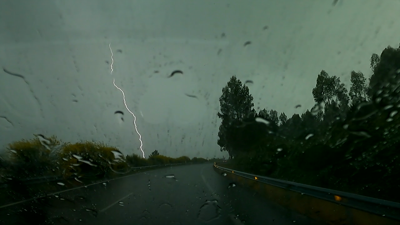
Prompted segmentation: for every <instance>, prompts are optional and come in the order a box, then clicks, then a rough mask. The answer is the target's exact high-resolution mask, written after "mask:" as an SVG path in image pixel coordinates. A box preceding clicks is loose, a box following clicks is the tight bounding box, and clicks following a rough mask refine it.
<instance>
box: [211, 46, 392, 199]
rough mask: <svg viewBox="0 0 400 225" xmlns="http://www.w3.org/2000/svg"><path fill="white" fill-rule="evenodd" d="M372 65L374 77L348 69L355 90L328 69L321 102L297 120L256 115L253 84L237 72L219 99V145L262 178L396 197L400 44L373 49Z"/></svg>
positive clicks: (320, 86)
mask: <svg viewBox="0 0 400 225" xmlns="http://www.w3.org/2000/svg"><path fill="white" fill-rule="evenodd" d="M370 67H371V72H372V75H371V76H370V77H369V78H368V79H367V78H366V77H365V76H364V74H363V73H361V72H356V71H352V72H351V73H350V74H349V75H350V81H351V86H350V89H349V90H347V89H346V86H345V85H344V84H343V83H342V82H341V80H340V78H339V77H337V76H332V75H329V74H328V72H327V71H324V70H322V71H321V72H320V73H319V74H318V75H317V79H316V85H315V87H314V88H313V89H312V91H311V94H312V96H313V98H314V101H315V105H314V107H312V108H311V109H308V110H306V111H305V112H304V113H302V114H294V115H292V116H291V117H290V118H288V117H287V115H286V114H285V113H284V112H282V113H279V112H277V111H276V110H274V109H270V110H268V109H262V110H260V111H258V112H256V110H254V104H253V97H252V95H251V94H249V89H248V87H247V86H246V85H245V84H242V82H241V81H240V80H239V79H237V78H236V77H235V76H233V77H231V79H230V80H229V82H228V83H227V85H226V86H225V87H224V88H223V89H222V95H221V97H220V99H219V100H220V108H221V110H220V112H218V117H219V118H220V119H221V120H222V121H221V124H220V127H219V133H218V137H219V139H218V145H219V146H220V150H221V151H227V152H228V154H229V157H230V158H231V159H233V160H232V161H233V162H235V164H236V165H235V166H236V167H238V168H241V169H243V170H247V171H251V172H255V173H258V174H260V175H268V176H274V177H278V178H282V179H288V180H293V181H299V182H303V183H309V184H313V185H318V186H324V187H328V188H336V189H341V190H348V191H352V192H356V193H363V194H368V195H372V196H378V197H382V198H390V197H388V196H389V195H390V193H392V194H393V193H395V189H396V188H397V185H400V177H399V176H398V174H399V173H400V162H399V153H398V149H400V143H399V141H400V136H399V135H398V130H399V126H400V117H399V114H398V110H399V109H400V102H399V100H400V47H398V48H393V47H391V46H388V47H387V48H385V49H384V50H383V51H382V53H381V54H380V55H378V54H372V56H371V58H370ZM383 189H385V194H384V193H383V192H382V191H381V190H383ZM398 200H400V198H398Z"/></svg>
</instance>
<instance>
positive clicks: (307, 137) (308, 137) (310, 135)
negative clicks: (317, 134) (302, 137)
mask: <svg viewBox="0 0 400 225" xmlns="http://www.w3.org/2000/svg"><path fill="white" fill-rule="evenodd" d="M312 136H314V134H309V135H307V136H306V140H308V139H310V138H311V137H312Z"/></svg>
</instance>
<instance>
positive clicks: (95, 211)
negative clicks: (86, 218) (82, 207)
mask: <svg viewBox="0 0 400 225" xmlns="http://www.w3.org/2000/svg"><path fill="white" fill-rule="evenodd" d="M86 212H89V213H90V214H92V215H93V216H95V217H97V214H98V211H97V210H96V209H90V208H86Z"/></svg>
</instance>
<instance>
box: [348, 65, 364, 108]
mask: <svg viewBox="0 0 400 225" xmlns="http://www.w3.org/2000/svg"><path fill="white" fill-rule="evenodd" d="M350 80H351V87H350V92H349V95H350V99H351V104H352V105H358V104H360V103H362V102H366V101H368V99H369V98H368V94H367V84H366V79H365V77H364V74H362V73H361V72H355V71H351V78H350Z"/></svg>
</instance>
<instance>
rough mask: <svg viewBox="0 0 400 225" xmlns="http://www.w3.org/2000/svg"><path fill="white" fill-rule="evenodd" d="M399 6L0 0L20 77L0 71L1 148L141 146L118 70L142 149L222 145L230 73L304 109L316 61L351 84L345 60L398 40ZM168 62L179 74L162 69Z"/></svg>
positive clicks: (272, 98)
mask: <svg viewBox="0 0 400 225" xmlns="http://www.w3.org/2000/svg"><path fill="white" fill-rule="evenodd" d="M399 8H400V1H395V0H387V1H376V0H352V1H346V0H339V1H338V2H337V4H335V5H333V0H332V1H330V0H303V1H296V0H280V1H272V0H268V1H267V0H265V1H241V0H219V1H215V0H202V1H194V0H192V1H188V0H169V1H155V0H141V1H132V0H129V1H128V0H118V1H108V0H97V1H92V0H69V1H64V0H53V1H50V0H41V1H22V0H14V1H6V0H0V63H1V66H2V67H3V68H6V69H7V70H9V71H11V72H13V73H17V74H20V75H22V76H23V78H22V77H17V76H12V75H9V74H7V73H4V72H3V71H1V72H0V147H2V148H4V147H5V146H6V145H7V144H8V143H10V142H13V141H17V140H20V139H22V138H25V139H30V138H32V137H33V135H32V134H33V133H41V134H43V135H48V136H50V135H57V136H58V137H59V138H60V139H62V140H63V141H69V142H76V141H79V140H94V141H102V142H105V143H107V144H109V145H112V146H116V147H118V148H120V149H121V150H122V151H123V152H124V153H125V154H131V153H136V154H141V153H140V150H139V146H140V142H139V140H138V135H137V134H136V131H135V128H134V126H133V117H132V116H131V115H130V114H129V112H128V110H127V109H126V108H125V106H124V104H123V100H122V94H121V92H120V91H119V90H118V89H116V88H115V87H114V85H113V79H114V78H115V82H116V85H118V86H119V87H121V88H122V89H123V90H124V91H125V95H126V101H127V104H128V106H129V108H130V110H131V111H132V112H133V113H135V115H136V116H137V121H136V122H137V127H138V130H139V132H140V133H141V135H142V140H143V150H144V151H145V154H146V156H147V155H148V154H150V153H151V152H152V151H153V150H155V149H157V150H159V152H160V153H161V154H166V155H169V156H172V157H176V156H181V155H187V156H189V157H194V156H201V157H214V156H217V157H219V156H222V155H225V156H226V154H222V153H220V151H219V147H218V145H217V139H218V136H217V134H218V126H219V122H220V120H219V119H218V118H217V112H218V110H219V97H220V95H221V93H222V88H223V87H224V86H225V85H226V83H227V82H228V80H229V78H230V77H231V76H233V75H236V76H237V77H238V78H239V79H241V80H242V81H245V80H247V79H250V80H253V81H254V84H252V85H251V86H250V87H249V88H250V92H251V94H252V95H253V97H254V104H255V108H257V107H261V108H267V109H275V110H277V111H278V112H282V111H283V112H285V113H286V114H287V115H288V116H291V115H292V114H293V113H302V112H304V111H305V110H307V109H310V108H311V107H312V106H313V98H312V94H311V91H312V88H313V87H314V86H315V83H316V77H317V75H318V73H319V72H320V71H321V70H322V69H324V70H326V71H327V72H328V73H329V74H330V75H337V76H339V77H340V78H341V80H342V81H344V82H345V83H346V84H347V85H349V83H350V72H351V70H356V71H362V72H363V73H364V74H365V75H367V76H369V75H370V73H371V72H370V69H369V59H370V57H371V54H372V53H378V54H380V52H381V51H382V50H383V49H384V48H385V47H387V46H388V45H392V46H394V47H397V46H398V44H399V42H400V39H399V37H400V30H399V29H398V28H399V27H400V21H399V20H398V18H397V16H396V15H397V14H398V9H399ZM247 41H251V44H250V45H247V46H244V43H245V42H247ZM109 44H111V48H112V50H113V53H114V57H113V58H114V64H113V69H114V70H113V73H112V74H111V73H110V64H111V58H110V57H111V53H110V49H109ZM117 50H121V51H122V52H120V51H117ZM106 61H108V63H106ZM177 69H179V70H182V71H183V73H184V74H183V75H175V76H174V77H172V78H167V77H168V75H169V74H170V73H171V72H172V71H173V70H177ZM155 71H158V73H155ZM348 87H349V86H348ZM186 94H188V95H195V96H197V98H192V97H188V96H187V95H186ZM298 104H301V105H302V107H301V108H297V109H295V106H296V105H298ZM116 110H121V111H123V112H124V116H123V117H124V121H122V120H121V118H120V116H119V115H115V114H114V112H115V111H116ZM142 114H143V115H142Z"/></svg>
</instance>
